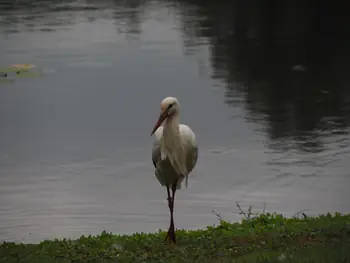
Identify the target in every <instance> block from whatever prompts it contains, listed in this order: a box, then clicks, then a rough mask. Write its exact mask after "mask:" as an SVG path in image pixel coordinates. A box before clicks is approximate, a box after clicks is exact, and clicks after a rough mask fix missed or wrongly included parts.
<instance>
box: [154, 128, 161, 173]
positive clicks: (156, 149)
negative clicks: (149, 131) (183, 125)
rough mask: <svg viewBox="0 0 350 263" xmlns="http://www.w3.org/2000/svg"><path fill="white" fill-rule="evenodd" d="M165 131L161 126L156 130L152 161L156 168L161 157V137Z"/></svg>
mask: <svg viewBox="0 0 350 263" xmlns="http://www.w3.org/2000/svg"><path fill="white" fill-rule="evenodd" d="M162 133H163V127H162V126H161V127H159V128H158V129H157V131H156V132H155V137H156V138H155V140H154V142H153V147H152V162H153V165H154V167H155V168H157V162H158V161H159V160H160V159H161V152H160V137H161V135H162Z"/></svg>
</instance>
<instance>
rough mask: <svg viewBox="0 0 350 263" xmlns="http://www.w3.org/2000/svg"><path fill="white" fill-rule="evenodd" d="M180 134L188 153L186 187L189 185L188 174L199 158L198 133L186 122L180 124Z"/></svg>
mask: <svg viewBox="0 0 350 263" xmlns="http://www.w3.org/2000/svg"><path fill="white" fill-rule="evenodd" d="M180 134H181V138H182V141H183V145H184V147H185V149H186V153H187V156H186V165H187V175H186V187H187V180H188V174H189V173H190V172H191V171H192V170H193V168H194V167H195V165H196V163H197V160H198V145H197V141H196V135H195V134H194V132H193V131H192V130H191V128H190V127H188V126H187V125H184V124H181V125H180Z"/></svg>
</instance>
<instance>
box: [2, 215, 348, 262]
mask: <svg viewBox="0 0 350 263" xmlns="http://www.w3.org/2000/svg"><path fill="white" fill-rule="evenodd" d="M164 237H165V233H164V232H159V233H153V234H143V233H136V234H134V235H113V234H109V233H106V232H103V233H101V235H99V236H94V237H92V236H82V237H80V238H79V239H77V240H68V239H64V240H52V241H43V242H41V243H40V244H37V245H34V244H15V243H3V244H1V245H0V262H6V263H12V262H28V263H31V262H33V263H34V262H40V263H41V262H45V263H50V262H67V263H68V262H167V263H168V262H201V263H202V262H261V263H262V262H276V263H277V262H335V263H341V262H350V215H340V214H337V213H336V214H334V215H331V214H327V215H322V216H319V217H305V218H284V217H283V216H281V215H278V214H268V213H267V214H261V215H259V216H256V217H254V218H252V219H244V220H242V222H240V223H229V222H226V221H224V220H222V219H220V224H219V225H217V226H215V227H208V228H206V229H204V230H196V231H186V230H177V242H178V244H177V245H170V244H163V243H162V241H163V239H164Z"/></svg>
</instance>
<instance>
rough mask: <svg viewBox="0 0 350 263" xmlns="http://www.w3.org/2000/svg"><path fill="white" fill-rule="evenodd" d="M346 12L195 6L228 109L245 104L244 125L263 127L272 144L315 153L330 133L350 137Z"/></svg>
mask: <svg viewBox="0 0 350 263" xmlns="http://www.w3.org/2000/svg"><path fill="white" fill-rule="evenodd" d="M197 2H198V1H197ZM344 8H345V6H339V5H337V4H336V3H331V2H327V4H326V3H324V2H322V3H321V2H313V3H310V2H307V1H286V2H281V1H272V0H271V1H255V0H251V1H241V0H236V1H231V2H225V3H224V2H223V1H219V2H212V1H206V2H202V3H198V8H197V16H201V17H202V19H201V20H200V26H199V29H198V30H197V33H196V37H206V38H208V39H209V42H210V49H211V58H212V60H211V64H212V67H213V76H212V77H213V78H216V79H218V80H221V81H222V82H223V83H224V85H225V87H226V91H225V96H226V102H227V103H228V104H230V105H232V106H235V104H236V102H237V101H238V99H237V97H243V98H244V103H245V107H246V109H247V110H248V112H249V113H248V114H247V115H248V116H247V119H248V120H249V121H252V122H262V123H266V126H267V133H268V136H269V138H270V139H271V140H272V141H275V142H276V141H279V140H281V139H284V140H288V139H291V140H293V141H296V142H297V144H299V147H300V149H302V150H305V151H318V150H321V149H322V142H321V139H319V138H318V137H321V136H323V135H324V133H325V132H327V131H332V130H338V129H341V130H343V132H344V133H346V132H347V127H348V126H349V123H350V92H349V85H350V77H349V74H348V73H347V72H349V70H350V63H349V58H350V52H349V51H350V48H349V46H350V45H349V38H348V28H349V25H350V23H349V22H350V19H349V16H348V15H347V14H346V12H345V9H344ZM192 9H193V8H192ZM185 21H186V20H185ZM188 26H189V27H190V28H191V26H192V24H191V23H189V25H188ZM185 27H186V26H185ZM198 31H199V32H198ZM198 35H199V36H198Z"/></svg>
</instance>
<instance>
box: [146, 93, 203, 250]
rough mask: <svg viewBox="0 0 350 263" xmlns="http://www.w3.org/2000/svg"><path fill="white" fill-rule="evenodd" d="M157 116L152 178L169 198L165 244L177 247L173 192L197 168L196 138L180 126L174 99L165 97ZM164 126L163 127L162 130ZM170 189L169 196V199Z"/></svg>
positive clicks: (185, 126)
mask: <svg viewBox="0 0 350 263" xmlns="http://www.w3.org/2000/svg"><path fill="white" fill-rule="evenodd" d="M160 109H161V112H160V115H159V118H158V121H157V123H156V125H155V126H154V128H153V130H152V133H151V135H153V134H155V137H156V140H155V141H154V143H153V149H152V161H153V164H154V167H155V172H154V173H155V175H156V177H157V179H158V181H159V182H160V184H161V185H162V186H165V187H166V189H167V194H168V206H169V210H170V227H169V230H168V233H167V235H166V237H165V240H164V242H165V241H167V240H169V241H170V242H173V243H176V236H175V226H174V216H173V213H174V198H175V191H176V190H177V189H181V184H182V182H183V180H184V179H185V183H186V188H187V179H188V175H189V173H190V172H191V171H192V170H193V168H194V166H195V165H196V162H197V158H198V147H197V142H196V136H195V134H194V133H193V131H192V130H191V128H190V127H188V126H187V125H184V124H180V105H179V101H178V100H177V99H176V98H174V97H167V98H165V99H164V100H162V102H161V104H160ZM162 124H163V126H161V125H162ZM170 189H171V190H172V196H170Z"/></svg>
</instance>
